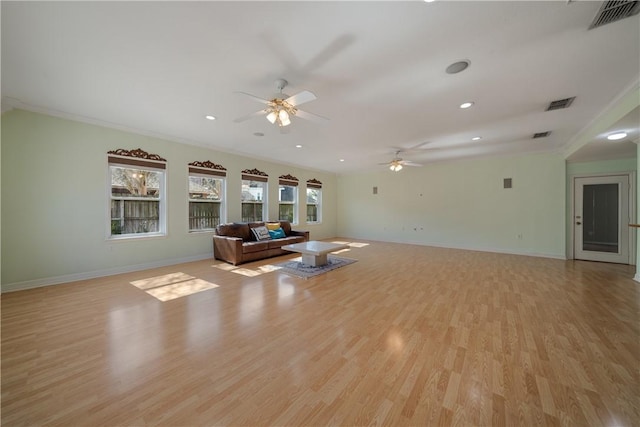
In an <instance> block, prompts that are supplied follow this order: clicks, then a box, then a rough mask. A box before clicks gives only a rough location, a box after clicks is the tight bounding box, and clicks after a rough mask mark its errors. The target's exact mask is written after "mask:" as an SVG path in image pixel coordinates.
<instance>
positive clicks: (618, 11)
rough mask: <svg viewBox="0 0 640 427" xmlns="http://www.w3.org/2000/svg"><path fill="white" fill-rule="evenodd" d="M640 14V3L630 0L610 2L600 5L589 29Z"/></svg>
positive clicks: (613, 0)
mask: <svg viewBox="0 0 640 427" xmlns="http://www.w3.org/2000/svg"><path fill="white" fill-rule="evenodd" d="M638 12H640V2H639V1H632V0H617V1H615V0H610V1H605V2H603V3H602V7H600V10H599V11H598V13H597V14H596V16H595V18H593V22H592V23H591V25H589V29H590V30H591V29H593V28H597V27H602V26H603V25H606V24H610V23H612V22H615V21H619V20H621V19H624V18H628V17H630V16H633V15H636V14H637V13H638Z"/></svg>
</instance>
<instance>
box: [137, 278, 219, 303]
mask: <svg viewBox="0 0 640 427" xmlns="http://www.w3.org/2000/svg"><path fill="white" fill-rule="evenodd" d="M131 284H132V285H133V286H135V287H136V288H138V289H141V290H143V291H145V292H146V293H148V294H149V295H151V296H153V297H155V298H157V299H159V300H160V301H170V300H172V299H176V298H180V297H184V296H187V295H192V294H195V293H197V292H201V291H206V290H207V289H213V288H217V287H218V285H216V284H215V283H211V282H207V281H206V280H202V279H198V278H196V277H193V276H190V275H188V274H185V273H170V274H165V275H163V276H157V277H150V278H148V279H141V280H135V281H133V282H131Z"/></svg>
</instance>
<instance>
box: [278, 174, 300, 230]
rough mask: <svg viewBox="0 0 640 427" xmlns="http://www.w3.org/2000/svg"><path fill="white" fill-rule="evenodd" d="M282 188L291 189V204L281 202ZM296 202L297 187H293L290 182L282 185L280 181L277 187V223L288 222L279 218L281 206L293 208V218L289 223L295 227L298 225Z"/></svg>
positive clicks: (297, 199)
mask: <svg viewBox="0 0 640 427" xmlns="http://www.w3.org/2000/svg"><path fill="white" fill-rule="evenodd" d="M283 187H291V188H292V189H293V201H292V202H288V201H283V200H282V188H283ZM298 201H299V195H298V185H297V183H296V184H295V185H293V184H292V183H290V182H286V183H283V181H282V180H281V181H280V183H279V185H278V221H289V220H288V219H286V218H281V215H280V212H281V207H282V206H283V205H287V206H293V218H292V220H291V221H289V222H290V223H291V224H292V225H297V224H298V205H299V203H298Z"/></svg>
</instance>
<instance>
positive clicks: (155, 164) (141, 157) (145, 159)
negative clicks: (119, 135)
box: [107, 148, 167, 169]
mask: <svg viewBox="0 0 640 427" xmlns="http://www.w3.org/2000/svg"><path fill="white" fill-rule="evenodd" d="M107 154H108V155H109V157H108V159H109V163H110V164H111V163H113V164H119V165H131V166H142V167H151V168H156V169H166V168H167V161H166V160H165V159H163V158H162V157H160V156H159V155H157V154H149V153H147V152H146V151H144V150H142V149H141V148H136V149H135V150H125V149H123V148H118V149H117V150H112V151H107Z"/></svg>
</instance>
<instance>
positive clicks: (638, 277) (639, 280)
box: [633, 271, 640, 282]
mask: <svg viewBox="0 0 640 427" xmlns="http://www.w3.org/2000/svg"><path fill="white" fill-rule="evenodd" d="M633 280H635V281H636V282H640V271H639V272H637V273H636V275H635V276H634V277H633Z"/></svg>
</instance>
